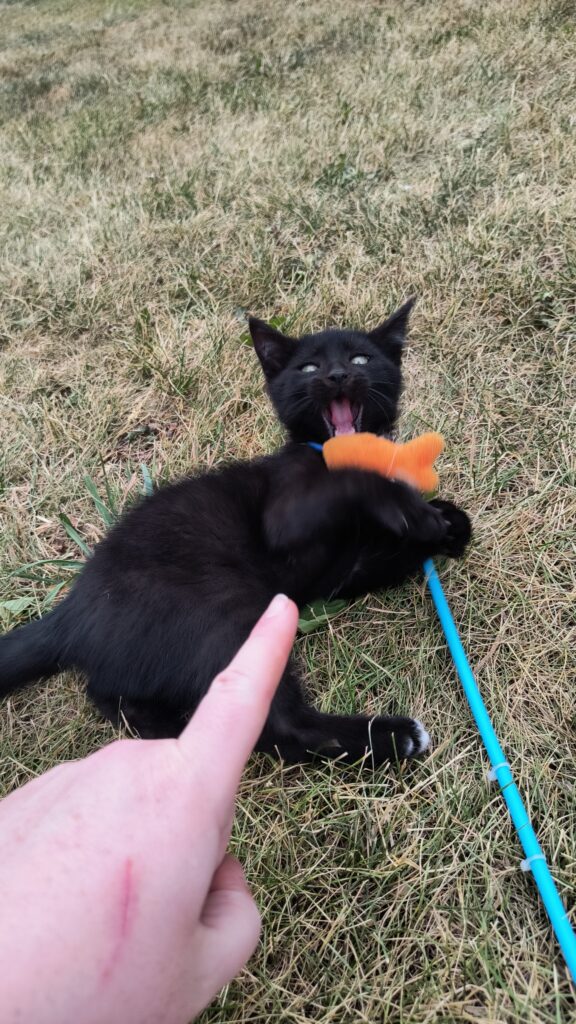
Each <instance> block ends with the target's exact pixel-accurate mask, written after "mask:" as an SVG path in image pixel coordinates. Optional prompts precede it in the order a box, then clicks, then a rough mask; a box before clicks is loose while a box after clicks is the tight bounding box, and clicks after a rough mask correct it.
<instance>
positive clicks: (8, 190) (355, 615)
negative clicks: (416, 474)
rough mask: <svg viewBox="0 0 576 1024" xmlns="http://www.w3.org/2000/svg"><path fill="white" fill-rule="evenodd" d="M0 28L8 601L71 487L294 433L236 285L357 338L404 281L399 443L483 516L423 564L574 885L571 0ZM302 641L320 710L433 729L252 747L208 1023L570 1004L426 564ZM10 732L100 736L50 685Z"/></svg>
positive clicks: (252, 9)
mask: <svg viewBox="0 0 576 1024" xmlns="http://www.w3.org/2000/svg"><path fill="white" fill-rule="evenodd" d="M0 27H1V32H0V37H1V39H2V43H1V48H0V116H1V119H2V129H1V139H0V189H1V195H0V236H1V237H2V240H3V253H2V261H1V275H2V283H1V294H2V305H1V310H0V345H1V352H0V357H1V360H2V374H3V392H2V395H3V397H2V416H1V419H0V432H1V444H0V452H1V463H0V489H1V500H2V504H3V509H2V518H3V529H2V537H1V545H2V552H1V561H2V565H3V566H4V569H5V572H4V576H3V581H2V591H1V595H0V600H1V601H2V605H1V608H2V625H3V626H4V627H7V626H9V625H14V624H16V623H17V622H19V621H24V620H25V619H26V618H27V617H30V616H33V615H35V614H37V613H39V612H40V611H41V610H42V609H43V608H44V607H45V606H46V604H47V603H50V601H52V600H54V599H55V595H54V594H53V590H54V587H55V586H57V585H58V584H59V583H60V582H62V581H63V580H64V579H66V578H67V576H66V572H67V571H73V568H72V569H71V570H66V569H64V568H62V566H58V565H52V564H50V562H45V563H44V565H43V566H40V567H37V569H36V571H31V572H29V573H28V575H24V574H23V572H22V571H21V570H20V571H18V570H19V567H21V566H22V565H23V564H28V563H31V562H38V561H40V560H44V559H47V560H54V559H70V560H72V561H74V560H75V559H77V558H78V557H79V548H78V546H77V544H76V543H75V541H74V539H73V537H74V534H73V533H71V532H70V529H69V527H71V528H72V530H73V531H77V532H78V534H79V535H80V536H81V537H82V538H83V540H84V541H85V542H86V543H87V544H92V543H94V542H95V541H96V540H97V539H98V537H100V536H101V535H102V531H103V528H104V524H103V522H102V517H101V511H102V510H101V509H99V507H98V505H97V503H95V501H94V497H93V494H91V493H90V490H89V488H87V486H86V483H85V478H86V477H87V476H88V477H90V479H91V480H92V481H93V485H94V487H95V488H96V489H97V493H98V494H99V495H100V497H101V499H102V501H103V502H104V503H105V504H106V507H109V505H108V497H109V495H108V496H107V492H106V487H107V488H108V489H109V493H110V494H112V495H113V497H114V500H115V501H116V503H117V504H118V505H119V506H121V505H123V504H124V503H125V502H126V501H127V500H129V499H130V498H131V497H133V496H134V495H135V494H136V493H138V492H139V491H140V489H141V488H142V483H143V481H142V473H141V469H140V467H141V465H142V464H143V465H144V466H145V467H146V468H147V470H148V473H149V474H150V476H151V477H152V478H153V479H155V480H157V481H161V480H164V479H169V478H171V477H174V476H176V475H178V474H181V473H184V472H187V471H189V470H191V469H192V468H196V467H208V466H212V465H216V464H218V462H219V461H221V460H223V459H225V458H227V457H229V456H231V455H237V456H242V457H251V456H254V455H256V454H258V453H260V452H263V451H267V450H270V449H271V448H272V447H273V446H274V445H275V444H276V443H277V442H278V439H279V433H278V429H277V427H276V426H275V424H274V422H273V419H272V416H271V412H270V409H269V407H268V405H267V402H266V400H265V398H264V396H263V389H262V381H261V378H260V375H259V373H258V371H257V369H256V366H255V358H254V355H253V353H252V352H251V350H250V349H249V348H248V347H247V345H246V344H245V326H244V312H245V310H247V309H249V310H251V311H252V312H254V313H255V314H257V315H259V316H268V317H271V316H278V317H281V318H282V319H281V321H280V322H281V323H284V324H286V325H288V326H289V327H290V329H293V330H295V331H297V330H301V329H302V330H303V329H313V328H316V327H321V326H323V325H324V324H327V323H342V322H344V323H349V324H367V325H373V324H374V323H376V322H377V320H378V319H379V318H381V317H383V316H384V315H385V314H387V313H388V312H389V311H391V310H392V309H393V308H394V306H395V304H396V303H398V302H399V301H400V300H401V299H402V298H404V297H405V296H406V295H408V294H409V293H411V292H413V291H415V292H417V293H418V294H419V295H420V297H421V298H420V302H419V305H418V307H417V310H416V312H415V315H414V320H413V333H412V342H413V343H412V345H411V348H410V350H409V353H408V355H407V358H406V396H405V402H404V412H403V420H402V427H403V431H404V433H405V435H406V436H409V435H411V434H412V433H413V432H415V431H417V430H420V429H423V428H427V427H433V428H435V429H439V430H442V431H443V432H444V433H445V435H446V437H447V454H446V456H445V457H444V459H443V463H442V491H443V493H445V494H446V495H447V496H450V497H452V498H454V499H455V500H457V501H459V502H461V503H462V504H463V505H464V506H465V507H466V508H468V509H470V510H471V512H472V515H473V518H474V523H475V530H476V540H475V545H474V548H473V550H472V551H471V553H470V555H469V557H468V559H467V561H466V562H465V563H464V564H462V565H453V566H450V567H449V568H448V567H447V568H445V569H444V570H443V573H442V575H443V579H444V582H445V587H446V590H447V592H448V595H449V600H450V603H451V605H452V607H453V610H454V613H455V615H456V617H457V619H458V621H459V623H460V625H461V628H462V633H463V637H464V640H465V644H466V646H467V648H468V651H469V652H470V655H471V658H472V661H473V663H474V665H475V667H476V670H477V673H478V678H479V682H480V684H481V688H482V691H483V693H484V695H485V699H486V702H487V704H488V707H489V710H490V711H491V713H492V715H493V718H494V722H495V725H496V728H497V731H498V732H499V735H500V737H501V739H502V742H503V743H504V745H505V749H506V751H507V753H508V756H509V757H510V760H511V762H512V765H513V769H514V772H515V774H516V777H517V779H518V781H519V784H520V788H521V790H522V792H523V793H524V794H526V797H527V802H528V805H529V808H530V811H531V814H532V816H533V819H534V822H535V825H536V827H537V830H538V831H539V834H540V837H541V841H542V844H543V846H544V848H545V849H546V851H547V852H548V854H549V856H550V858H551V861H552V863H553V870H554V874H555V877H556V879H557V881H558V884H559V887H560V890H561V892H562V894H563V896H564V898H565V899H566V901H567V904H568V905H569V906H570V907H572V908H574V905H575V902H576V894H575V883H576V857H575V853H574V835H575V833H576V804H575V802H574V784H575V782H576V768H575V762H574V726H575V724H576V713H575V698H574V688H573V683H574V649H575V640H576V637H575V632H574V619H573V602H574V596H575V590H576V581H575V571H574V521H575V515H576V499H575V490H574V455H573V453H574V398H575V395H576V389H575V372H574V354H573V350H572V353H570V346H571V343H572V348H573V343H574V313H575V294H576V288H575V271H576V215H575V213H574V211H575V209H576V189H575V186H574V164H575V161H576V120H575V116H574V104H573V96H574V87H575V84H576V82H575V73H574V60H573V56H574V43H575V23H574V17H573V11H572V5H571V4H569V3H566V2H547V3H544V2H543V0H517V2H516V3H514V4H510V3H506V2H505V0H487V2H486V3H484V4H481V5H478V4H476V5H472V4H469V3H467V2H465V0H459V2H457V3H454V2H449V0H439V2H437V3H432V2H424V0H423V2H416V0H413V2H410V3H400V2H399V0H386V2H383V3H375V2H369V0H357V2H356V3H355V4H353V5H350V4H347V3H344V2H343V0H329V2H328V0H312V2H310V3H306V4H304V3H299V2H296V0H295V2H293V3H290V4H285V3H280V0H268V2H266V3H264V2H263V0H235V2H234V0H216V2H214V3H208V2H207V0H204V2H187V0H169V2H160V0H116V2H114V3H112V2H110V0H85V2H84V3H82V4H75V3H72V2H71V0H39V2H36V3H26V2H24V0H22V2H12V3H9V4H4V5H3V6H2V8H1V9H0ZM62 514H64V515H65V516H66V517H67V519H62ZM29 577H32V578H29ZM14 602H16V603H14ZM299 652H300V656H301V658H302V660H303V662H304V664H305V666H306V668H307V671H308V675H309V680H310V688H311V690H312V691H313V692H314V694H315V695H316V698H317V701H318V703H319V704H320V705H321V706H322V707H323V708H325V709H332V710H334V711H338V710H342V709H348V710H354V709H358V710H360V709H364V710H367V711H369V712H372V711H377V710H390V711H403V712H408V711H409V712H412V713H414V714H416V715H417V716H418V717H421V718H423V719H424V721H425V722H426V724H427V726H428V727H429V729H430V731H431V732H432V735H433V738H434V744H435V746H434V750H433V752H432V754H431V755H430V756H429V757H428V758H427V759H426V760H424V761H423V762H421V763H420V764H417V765H412V766H410V767H406V766H405V767H403V768H401V769H397V768H390V769H388V770H381V771H378V772H377V773H376V774H375V775H371V774H369V773H363V772H360V771H358V772H354V771H352V772H351V771H344V770H343V769H341V768H339V767H338V766H332V767H329V766H326V767H319V768H315V769H314V770H309V771H302V770H301V769H295V768H283V767H281V766H278V765H275V764H272V763H270V762H267V761H264V760H258V761H257V760H255V761H254V763H253V764H252V766H251V768H250V770H249V771H248V773H247V775H246V777H245V780H244V782H243V785H242V790H241V796H240V800H239V811H238V818H237V823H236V828H235V833H234V837H233V845H234V848H235V850H236V852H237V853H238V854H239V855H240V856H241V858H242V860H243V861H244V863H245V865H246V869H247V873H248V876H249V878H250V881H251V884H252V886H253V888H254V891H255V893H256V896H257V899H258V901H259V903H260V906H261V907H262V910H263V914H264V934H263V939H262V943H261V946H260V948H259V951H258V953H257V954H256V956H255V957H254V958H253V960H252V961H251V963H250V964H249V966H248V968H247V969H246V970H245V971H244V972H243V974H242V975H241V977H240V978H239V979H238V980H237V981H235V982H234V983H233V984H232V985H230V986H229V988H228V989H226V990H225V991H224V992H223V993H222V994H221V995H220V996H219V998H218V999H217V1001H216V1002H215V1004H214V1005H213V1006H212V1007H211V1008H210V1009H208V1010H207V1011H206V1013H205V1014H204V1015H203V1017H202V1021H203V1024H208V1022H214V1024H216V1022H218V1024H224V1022H237V1024H240V1022H242V1024H244V1022H246V1024H248V1022H250V1024H256V1022H265V1021H266V1022H267V1021H276V1020H278V1021H286V1022H292V1024H304V1022H309V1021H314V1022H317V1024H331V1022H341V1021H342V1022H344V1021H345V1022H348V1021H354V1022H362V1021H366V1022H370V1024H374V1022H383V1024H384V1022H390V1024H396V1022H402V1024H434V1022H442V1024H446V1022H459V1021H473V1022H477V1021H479V1020H480V1021H486V1022H490V1024H512V1022H524V1021H529V1022H535V1024H560V1022H563V1021H567V1020H568V1019H571V1018H572V1016H573V1014H574V1000H573V994H572V992H571V989H570V986H569V983H568V981H567V978H566V972H565V969H564V967H563V964H562V961H561V958H560V956H559V954H558V951H557V948H556V946H555V944H554V942H553V940H552V938H551V934H550V929H549V927H548V924H547V921H546V919H545V916H544V914H543V912H542V910H541V908H540V906H539V903H538V900H537V897H536V894H535V891H534V887H533V884H532V882H531V879H530V877H529V876H526V875H524V874H523V873H522V872H521V871H520V870H519V860H520V853H519V847H518V843H517V841H516V839H515V837H514V835H513V833H512V829H511V827H510V825H509V822H508V819H507V817H506V813H505V810H504V807H503V804H502V801H501V798H500V797H499V796H498V795H497V793H496V792H495V791H494V790H493V789H491V788H490V787H489V785H488V783H487V782H486V779H485V767H486V763H485V758H484V757H483V755H482V752H481V748H480V742H479V739H478V737H477V735H476V733H475V730H474V728H473V727H472V725H471V722H470V716H469V713H468V710H467V707H466V705H465V702H464V699H463V697H462V695H461V692H460V690H459V686H458V684H457V682H456V680H455V678H454V672H453V669H452V666H451V664H450V661H449V659H448V657H447V655H446V651H445V648H444V643H443V641H442V637H441V635H440V630H439V627H438V624H437V622H436V620H435V617H434V613H433V610H432V608H431V604H430V601H429V599H428V597H427V595H426V594H425V592H424V589H423V587H422V586H418V585H415V586H407V587H405V588H404V589H403V590H401V591H399V592H398V593H396V594H393V595H390V596H387V597H386V598H383V597H381V596H378V595H375V596H372V597H369V598H367V599H366V600H365V601H362V602H358V603H357V604H356V605H355V606H353V607H351V608H348V609H347V610H345V611H341V612H340V613H339V614H338V615H336V616H335V617H333V618H331V619H330V620H329V621H328V623H325V622H324V623H320V624H319V626H318V629H317V630H311V631H310V632H308V633H306V634H305V635H303V636H302V637H301V638H300V640H299ZM0 724H1V729H2V736H1V751H2V754H1V764H2V779H3V783H2V784H3V786H4V788H5V789H6V790H7V789H10V788H11V787H13V786H14V785H16V784H18V783H20V782H23V781H25V780H26V779H28V778H31V777H32V776H34V775H35V774H37V773H38V772H41V771H43V770H45V769H47V768H48V767H49V766H50V765H53V764H55V763H57V762H58V761H60V760H62V759H66V758H71V757H78V756H81V755H83V754H86V753H88V752H89V751H90V750H93V749H94V748H96V747H98V746H99V745H101V744H102V743H104V742H106V741H107V740H110V739H111V738H112V735H113V732H112V729H111V727H109V726H108V725H106V724H104V723H101V722H99V721H98V720H97V719H96V717H95V716H94V714H93V713H92V710H91V709H90V707H89V706H88V705H87V703H86V700H85V696H84V690H83V687H82V685H81V681H80V680H79V679H76V678H75V677H73V676H72V675H70V674H68V675H66V676H63V677H61V678H58V679H54V680H52V681H51V682H50V683H49V684H48V685H47V686H45V687H44V688H35V689H31V690H29V691H27V692H25V693H23V694H21V695H18V696H16V697H13V698H11V699H10V700H9V701H8V702H7V703H5V704H4V705H3V706H2V708H1V709H0Z"/></svg>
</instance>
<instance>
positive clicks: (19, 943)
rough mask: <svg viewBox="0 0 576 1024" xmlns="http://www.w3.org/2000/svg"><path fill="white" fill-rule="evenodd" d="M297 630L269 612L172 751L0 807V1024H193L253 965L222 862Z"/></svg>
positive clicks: (233, 864) (93, 765) (291, 619)
mask: <svg viewBox="0 0 576 1024" xmlns="http://www.w3.org/2000/svg"><path fill="white" fill-rule="evenodd" d="M296 624H297V609H296V606H295V605H294V604H293V603H292V602H291V601H289V600H288V599H287V598H283V597H278V598H276V599H275V600H274V601H273V602H272V604H271V605H270V607H269V608H268V610H267V612H265V614H264V616H263V617H262V618H261V619H260V621H259V622H258V623H257V625H256V626H255V628H254V630H253V632H252V633H251V635H250V637H249V638H248V640H247V641H246V643H245V644H244V646H243V647H242V648H241V650H240V651H239V652H238V654H237V655H236V657H235V658H234V660H233V661H232V663H231V664H230V665H229V667H228V668H227V669H226V670H225V671H224V672H223V673H221V674H220V675H219V676H217V677H216V679H215V680H214V682H213V683H212V686H211V688H210V690H209V692H208V694H207V695H206V697H205V698H204V700H203V701H202V703H201V704H200V705H199V707H198V709H197V711H196V713H195V715H194V716H193V718H192V720H191V721H190V724H189V725H188V727H187V728H186V730H185V731H184V733H183V734H182V736H181V737H180V739H178V740H120V741H118V742H115V743H111V744H110V745H109V746H107V747H104V748H103V749H102V750H99V751H98V752H97V753H95V754H92V755H91V756H90V757H87V758H85V759H84V760H82V761H75V762H69V763H67V764H63V765H59V766H58V767H57V768H54V769H52V770H51V771H49V772H47V774H46V775H43V776H41V777H39V778H37V779H35V780H34V781H32V782H30V783H28V784H27V785H25V786H23V787H22V789H19V790H16V791H15V792H14V793H12V794H10V796H8V797H7V798H6V799H5V800H4V801H2V802H1V803H0V907H1V917H2V926H1V928H0V964H1V965H2V966H1V969H0V1006H1V1007H2V1014H1V1017H2V1022H3V1024H12V1022H16V1021H18V1022H23V1021H34V1024H56V1022H58V1024H80V1022H81V1024H132V1022H133V1024H145V1022H150V1024H187V1022H188V1021H190V1019H191V1018H192V1017H193V1016H195V1015H196V1014H197V1013H198V1012H199V1011H200V1010H201V1009H202V1008H203V1007H204V1006H206V1004H207V1003H208V1002H209V1001H210V1000H211V999H212V998H213V996H214V995H215V994H216V993H217V992H218V990H219V989H220V988H221V987H222V986H223V985H224V984H226V983H227V982H228V981H230V980H231V978H233V977H234V975H235V974H236V973H237V972H238V971H239V970H240V968H241V967H242V966H243V965H244V964H245V963H246V961H247V960H248V958H249V957H250V956H251V954H252V953H253V951H254V949H255V947H256V944H257V941H258V936H259V932H260V916H259V913H258V910H257V909H256V905H255V903H254V901H253V899H252V896H251V894H250V892H249V890H248V887H247V885H246V881H245V879H244V874H243V871H242V868H241V867H240V864H239V863H238V861H236V860H235V859H234V858H233V857H231V856H229V855H227V854H226V846H227V843H228V839H229V836H230V829H231V825H232V818H233V813H234V800H235V795H236V790H237V787H238V782H239V780H240V776H241V773H242V770H243V768H244V765H245V763H246V760H247V759H248V757H249V755H250V753H251V751H252V748H253V746H254V744H255V742H256V740H257V738H258V736H259V734H260V732H261V730H262V727H263V725H264V722H265V719H266V716H267V714H268V709H269V706H270V701H271V700H272V696H273V694H274V691H275V689H276V686H277V684H278V681H279V679H280V676H281V674H282V671H283V669H284V666H285V664H286V660H287V658H288V655H289V652H290V648H291V646H292V643H293V640H294V634H295V631H296Z"/></svg>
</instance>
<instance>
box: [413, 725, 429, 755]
mask: <svg viewBox="0 0 576 1024" xmlns="http://www.w3.org/2000/svg"><path fill="white" fill-rule="evenodd" d="M414 727H415V730H416V736H417V743H416V750H415V751H414V753H415V754H423V753H424V751H425V750H428V747H429V746H430V735H429V733H427V732H426V729H425V728H424V726H423V725H422V722H419V721H418V719H417V718H415V719H414Z"/></svg>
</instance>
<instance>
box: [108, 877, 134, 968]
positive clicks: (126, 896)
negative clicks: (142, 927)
mask: <svg viewBox="0 0 576 1024" xmlns="http://www.w3.org/2000/svg"><path fill="white" fill-rule="evenodd" d="M132 869H133V862H132V858H131V857H127V858H126V860H125V861H124V863H123V865H122V868H121V871H120V881H119V890H120V894H119V895H120V898H119V901H118V909H117V911H116V935H115V939H114V944H113V946H112V951H111V953H110V956H109V957H108V959H107V961H106V963H105V965H104V967H103V968H102V972H101V975H100V978H101V981H102V983H104V984H105V983H106V982H108V981H109V980H110V978H111V977H112V974H113V972H114V969H115V967H116V965H117V963H118V960H119V959H120V956H121V953H122V946H123V945H124V943H125V941H126V939H127V938H128V936H129V934H130V931H131V929H132V922H133V919H134V913H133V912H134V909H135V903H136V890H135V887H134V875H133V870H132Z"/></svg>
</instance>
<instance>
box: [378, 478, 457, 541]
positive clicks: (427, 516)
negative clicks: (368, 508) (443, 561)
mask: <svg viewBox="0 0 576 1024" xmlns="http://www.w3.org/2000/svg"><path fill="white" fill-rule="evenodd" d="M375 515H376V519H377V521H378V523H379V525H380V526H383V527H384V528H385V529H387V530H390V531H391V532H392V533H394V534H396V536H397V537H402V538H406V539H410V540H411V541H415V542H418V543H422V544H428V545H436V546H440V545H441V544H442V543H443V541H444V539H445V536H446V530H447V525H446V520H445V518H444V516H443V514H442V512H441V511H440V510H439V509H437V508H436V507H435V506H434V505H432V503H431V502H428V501H424V499H423V498H421V496H420V495H419V494H418V493H417V491H415V490H413V489H412V488H411V487H407V486H405V485H403V484H398V485H396V486H395V488H394V490H393V491H388V492H386V500H385V501H384V502H383V503H382V505H381V506H380V507H378V508H377V509H376V510H375Z"/></svg>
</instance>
